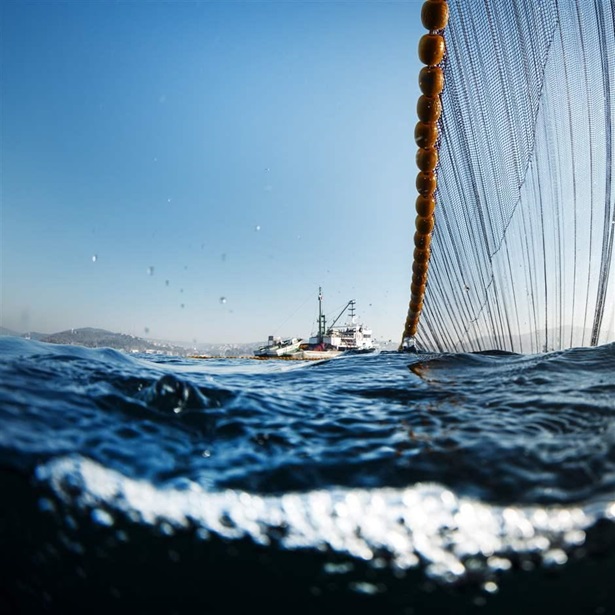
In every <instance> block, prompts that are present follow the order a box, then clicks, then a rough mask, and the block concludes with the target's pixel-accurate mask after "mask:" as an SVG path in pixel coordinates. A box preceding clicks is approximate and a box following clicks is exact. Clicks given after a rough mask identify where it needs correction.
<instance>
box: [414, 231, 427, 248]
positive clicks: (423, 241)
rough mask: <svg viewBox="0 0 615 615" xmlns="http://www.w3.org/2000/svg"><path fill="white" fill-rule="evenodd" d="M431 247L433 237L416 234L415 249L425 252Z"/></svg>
mask: <svg viewBox="0 0 615 615" xmlns="http://www.w3.org/2000/svg"><path fill="white" fill-rule="evenodd" d="M429 246H431V235H425V234H424V233H414V247H415V248H421V249H422V250H425V249H426V248H429Z"/></svg>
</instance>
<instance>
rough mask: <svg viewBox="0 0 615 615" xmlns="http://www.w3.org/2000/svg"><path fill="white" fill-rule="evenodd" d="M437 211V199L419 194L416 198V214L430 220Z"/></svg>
mask: <svg viewBox="0 0 615 615" xmlns="http://www.w3.org/2000/svg"><path fill="white" fill-rule="evenodd" d="M435 209H436V199H434V198H433V196H423V195H422V194H419V195H418V196H417V197H416V213H417V214H418V215H419V216H421V218H429V216H432V215H433V212H434V211H435Z"/></svg>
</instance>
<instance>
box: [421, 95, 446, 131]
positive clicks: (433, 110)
mask: <svg viewBox="0 0 615 615" xmlns="http://www.w3.org/2000/svg"><path fill="white" fill-rule="evenodd" d="M416 114H417V115H418V116H419V120H421V122H425V123H426V124H435V123H437V121H438V120H439V119H440V115H441V114H442V103H441V102H440V97H439V96H425V94H423V95H422V96H420V97H419V100H418V102H417V103H416Z"/></svg>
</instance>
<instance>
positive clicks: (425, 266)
mask: <svg viewBox="0 0 615 615" xmlns="http://www.w3.org/2000/svg"><path fill="white" fill-rule="evenodd" d="M428 271H429V263H417V262H416V261H415V262H414V263H412V273H416V275H417V276H418V275H420V276H424V275H427V272H428Z"/></svg>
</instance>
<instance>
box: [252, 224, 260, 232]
mask: <svg viewBox="0 0 615 615" xmlns="http://www.w3.org/2000/svg"><path fill="white" fill-rule="evenodd" d="M254 230H255V231H256V232H258V231H260V230H261V225H260V224H257V225H256V226H255V227H254Z"/></svg>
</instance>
